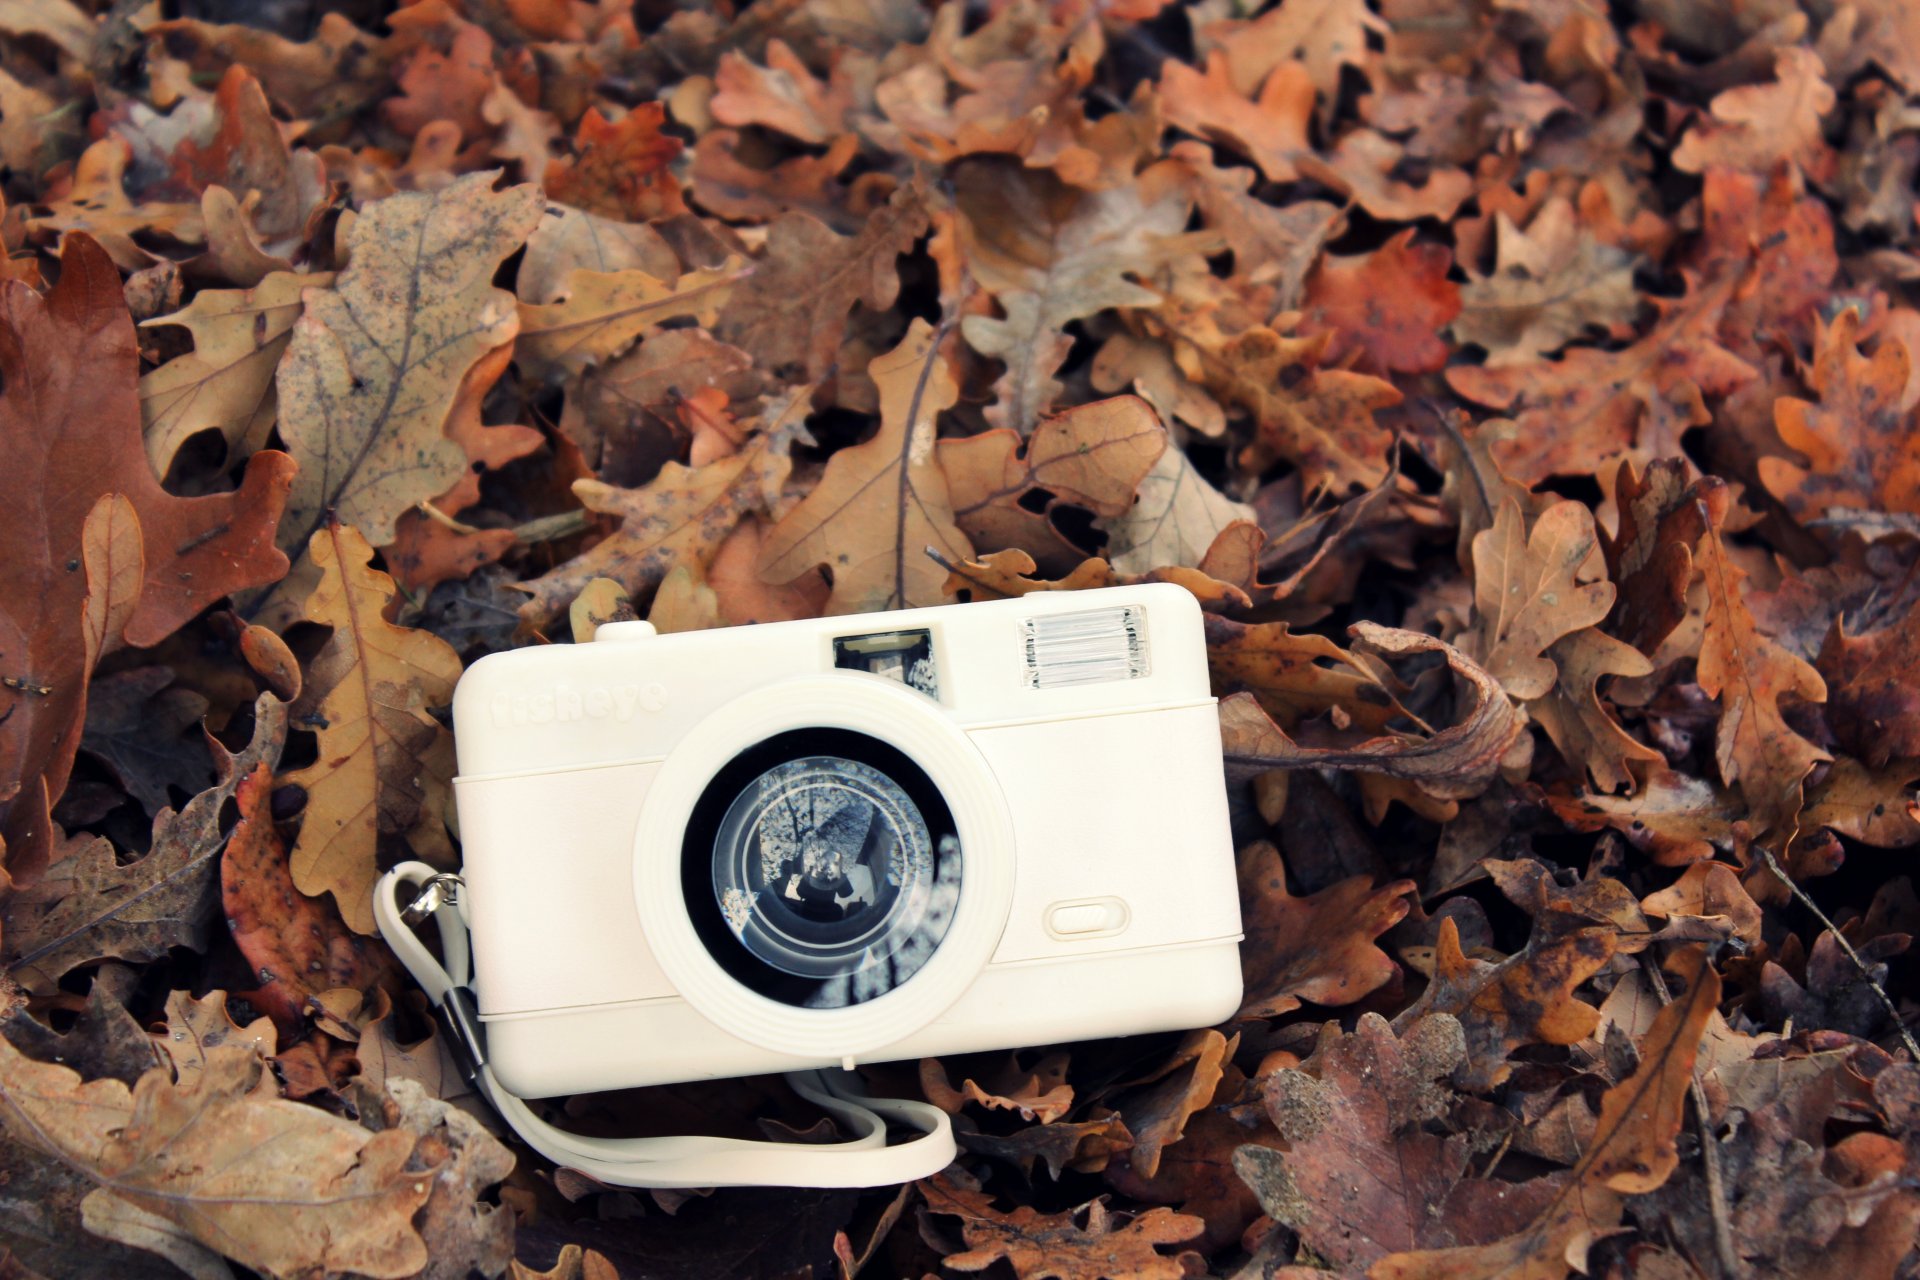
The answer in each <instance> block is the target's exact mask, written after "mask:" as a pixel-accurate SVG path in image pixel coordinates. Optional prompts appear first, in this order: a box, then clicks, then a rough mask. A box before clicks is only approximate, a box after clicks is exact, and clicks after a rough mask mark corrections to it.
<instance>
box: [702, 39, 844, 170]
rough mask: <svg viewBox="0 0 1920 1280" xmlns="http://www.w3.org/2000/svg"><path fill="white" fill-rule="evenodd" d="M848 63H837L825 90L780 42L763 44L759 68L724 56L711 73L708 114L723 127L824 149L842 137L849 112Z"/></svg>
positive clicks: (791, 51)
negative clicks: (755, 129)
mask: <svg viewBox="0 0 1920 1280" xmlns="http://www.w3.org/2000/svg"><path fill="white" fill-rule="evenodd" d="M852 61H853V60H852V59H850V58H845V57H843V58H840V59H838V60H836V62H835V65H834V68H833V81H832V83H831V84H828V83H826V82H824V81H822V80H820V79H819V78H818V77H816V76H815V75H814V74H813V73H812V72H811V71H810V70H808V69H807V64H806V63H804V62H802V61H801V60H800V58H799V56H798V55H797V54H795V53H794V51H793V50H792V49H791V48H789V47H788V46H787V43H786V42H785V41H784V40H770V41H768V42H767V65H766V66H764V67H760V66H756V65H754V64H753V63H752V62H750V61H748V60H747V59H746V58H743V57H741V56H740V55H739V54H738V53H733V52H727V53H723V54H721V55H720V65H719V68H718V70H716V71H715V73H714V85H715V87H716V88H717V89H718V92H717V93H715V94H714V95H713V97H712V99H711V100H709V101H708V103H707V109H708V110H709V111H711V112H713V118H714V119H715V120H718V121H720V122H721V123H722V124H730V125H733V126H735V127H737V128H744V127H746V126H747V125H762V126H764V127H766V128H768V129H772V130H774V131H775V132H777V133H784V134H786V135H787V136H788V137H790V138H794V139H797V140H798V141H800V142H805V143H810V144H812V145H814V146H825V145H826V144H827V143H828V142H831V141H832V140H833V139H834V137H835V136H836V135H838V134H840V133H843V132H845V131H846V126H847V113H848V111H849V110H851V109H852V107H853V106H854V94H855V89H854V85H853V82H852V76H853V75H854V74H855V72H854V69H853V67H852V66H850V65H849V64H850V63H851V62H852Z"/></svg>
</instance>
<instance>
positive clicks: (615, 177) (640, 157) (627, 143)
mask: <svg viewBox="0 0 1920 1280" xmlns="http://www.w3.org/2000/svg"><path fill="white" fill-rule="evenodd" d="M666 122H667V109H666V107H665V106H664V105H663V104H661V103H658V102H642V103H640V104H639V105H638V106H636V107H634V108H633V109H632V110H631V111H629V112H627V114H625V115H624V116H621V117H620V118H619V119H618V120H615V121H609V120H608V119H607V118H606V117H605V116H603V115H601V114H600V109H599V108H598V107H589V108H588V109H587V113H586V114H585V115H584V116H582V117H581V118H580V128H579V131H578V132H577V133H576V134H575V135H574V151H575V155H574V156H573V158H571V159H562V160H555V161H554V162H553V163H552V164H550V165H548V166H547V172H546V188H547V195H548V196H549V197H550V198H552V199H554V200H557V201H559V202H560V203H561V204H570V205H573V206H574V207H575V208H578V209H584V210H586V211H587V212H588V213H597V214H599V215H600V216H601V217H603V218H612V219H614V220H615V221H618V222H645V221H647V220H649V219H652V218H666V217H671V216H672V215H674V214H676V213H685V212H686V211H687V206H686V202H685V201H683V200H682V199H681V198H680V183H679V180H678V179H676V178H675V177H674V176H673V170H672V168H671V166H672V164H673V162H674V161H675V160H677V159H679V157H680V152H681V151H682V150H683V144H682V143H681V141H680V139H678V138H675V137H673V136H671V135H670V134H666V133H662V132H661V128H662V127H663V126H664V125H665V124H666Z"/></svg>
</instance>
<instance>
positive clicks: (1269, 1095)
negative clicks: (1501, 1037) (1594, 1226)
mask: <svg viewBox="0 0 1920 1280" xmlns="http://www.w3.org/2000/svg"><path fill="white" fill-rule="evenodd" d="M1466 1052H1467V1045H1466V1042H1465V1040H1464V1039H1463V1038H1462V1037H1461V1034H1460V1028H1459V1026H1458V1024H1456V1023H1455V1022H1454V1021H1453V1020H1452V1019H1450V1018H1446V1017H1437V1018H1432V1019H1429V1020H1427V1021H1425V1022H1422V1023H1420V1024H1418V1025H1417V1026H1415V1027H1413V1028H1412V1029H1411V1030H1409V1031H1408V1032H1407V1033H1406V1035H1404V1036H1403V1037H1400V1038H1398V1039H1396V1038H1395V1036H1394V1033H1393V1031H1392V1030H1391V1029H1390V1028H1389V1027H1388V1025H1387V1021H1386V1019H1385V1018H1382V1017H1381V1016H1380V1015H1379V1014H1377V1013H1367V1014H1362V1015H1361V1017H1360V1021H1359V1023H1358V1025H1357V1026H1356V1028H1355V1030H1354V1032H1353V1034H1351V1035H1346V1036H1342V1035H1340V1034H1338V1032H1337V1031H1336V1030H1334V1029H1333V1028H1331V1027H1329V1028H1328V1031H1327V1032H1326V1033H1324V1034H1323V1037H1322V1039H1321V1043H1320V1046H1319V1048H1318V1049H1317V1050H1316V1051H1315V1053H1314V1055H1313V1056H1312V1057H1311V1058H1309V1059H1308V1060H1307V1061H1306V1062H1305V1063H1303V1064H1302V1065H1301V1066H1300V1067H1299V1068H1282V1069H1281V1070H1279V1071H1277V1072H1275V1073H1274V1074H1272V1075H1270V1076H1267V1077H1266V1078H1265V1080H1264V1082H1263V1086H1262V1093H1263V1095H1264V1098H1265V1102H1266V1109H1267V1111H1268V1113H1269V1114H1270V1115H1271V1116H1272V1117H1273V1121H1274V1124H1275V1126H1276V1127H1277V1128H1278V1129H1279V1131H1280V1136H1281V1137H1282V1138H1284V1139H1285V1140H1286V1142H1287V1144H1288V1149H1287V1150H1286V1152H1285V1153H1284V1154H1282V1153H1281V1152H1277V1151H1273V1150H1270V1149H1268V1148H1266V1147H1262V1146H1245V1147H1242V1148H1240V1150H1239V1151H1238V1152H1236V1153H1235V1155H1234V1168H1235V1169H1236V1170H1238V1171H1239V1174H1240V1176H1241V1178H1243V1179H1244V1180H1245V1181H1246V1182H1247V1183H1248V1184H1249V1185H1250V1186H1251V1187H1252V1188H1253V1190H1254V1192H1255V1194H1257V1195H1258V1196H1259V1198H1260V1204H1261V1207H1262V1208H1264V1209H1265V1210H1266V1211H1267V1213H1269V1214H1270V1215H1272V1216H1273V1218H1274V1219H1275V1220H1276V1221H1278V1222H1280V1223H1282V1224H1284V1225H1286V1226H1288V1227H1291V1228H1292V1229H1293V1230H1295V1231H1297V1232H1299V1234H1300V1238H1301V1240H1302V1241H1303V1242H1304V1243H1305V1244H1306V1245H1307V1246H1308V1247H1310V1248H1311V1249H1312V1250H1313V1251H1314V1253H1315V1254H1317V1255H1318V1256H1319V1257H1321V1258H1324V1259H1326V1260H1327V1261H1328V1262H1331V1263H1333V1264H1334V1265H1335V1266H1337V1267H1340V1268H1342V1269H1350V1270H1351V1271H1360V1270H1362V1269H1364V1268H1366V1267H1368V1266H1370V1265H1372V1264H1373V1263H1375V1262H1378V1261H1379V1260H1380V1259H1382V1258H1384V1257H1386V1256H1387V1255H1388V1254H1391V1253H1395V1252H1398V1251H1400V1250H1404V1249H1414V1248H1423V1247H1435V1246H1438V1247H1445V1246H1447V1245H1450V1244H1454V1243H1461V1242H1466V1241H1475V1240H1480V1239H1485V1238H1486V1237H1487V1236H1488V1235H1492V1234H1494V1233H1495V1232H1498V1231H1499V1230H1501V1229H1502V1227H1503V1225H1507V1224H1511V1225H1517V1224H1519V1223H1522V1222H1525V1221H1526V1218H1527V1215H1529V1214H1530V1213H1532V1212H1535V1211H1537V1209H1538V1208H1539V1205H1540V1203H1541V1201H1542V1200H1543V1199H1544V1198H1545V1197H1544V1196H1543V1195H1542V1190H1543V1188H1541V1187H1539V1186H1538V1185H1537V1184H1536V1185H1533V1186H1526V1185H1512V1184H1490V1183H1486V1182H1482V1181H1479V1180H1477V1179H1473V1178H1471V1177H1469V1176H1468V1174H1469V1170H1470V1168H1471V1161H1472V1150H1473V1148H1472V1143H1471V1142H1470V1141H1469V1140H1468V1139H1467V1138H1465V1137H1463V1136H1460V1135H1453V1136H1449V1137H1442V1136H1440V1135H1439V1134H1436V1133H1431V1132H1428V1131H1426V1130H1425V1129H1424V1128H1423V1124H1424V1123H1425V1122H1428V1121H1431V1120H1434V1119H1436V1118H1437V1117H1438V1116H1439V1115H1441V1114H1442V1113H1444V1111H1445V1109H1446V1105H1447V1100H1448V1094H1447V1092H1446V1090H1445V1089H1443V1088H1441V1087H1438V1086H1437V1085H1436V1084H1435V1081H1436V1080H1439V1079H1444V1078H1445V1077H1446V1076H1447V1075H1448V1074H1449V1073H1450V1072H1453V1071H1454V1070H1455V1069H1456V1068H1457V1067H1458V1066H1459V1065H1460V1064H1461V1062H1462V1060H1463V1059H1464V1058H1465V1056H1466Z"/></svg>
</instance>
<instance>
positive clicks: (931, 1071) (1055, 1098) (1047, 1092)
mask: <svg viewBox="0 0 1920 1280" xmlns="http://www.w3.org/2000/svg"><path fill="white" fill-rule="evenodd" d="M1066 1081H1067V1055H1066V1054H1064V1053H1052V1054H1048V1055H1047V1056H1046V1057H1044V1058H1042V1059H1041V1060H1040V1061H1038V1062H1036V1063H1034V1064H1033V1065H1032V1066H1031V1067H1022V1066H1021V1065H1020V1063H1019V1060H1018V1058H1016V1057H1014V1056H1013V1055H1011V1054H1009V1055H1008V1056H1007V1057H1006V1058H1005V1059H1004V1060H1003V1061H1002V1062H1001V1064H1000V1066H999V1068H998V1069H997V1070H995V1071H994V1072H993V1074H992V1075H990V1076H988V1078H987V1082H986V1084H984V1085H982V1084H980V1083H978V1082H976V1081H975V1080H974V1079H973V1078H972V1076H968V1077H967V1079H966V1080H965V1081H964V1082H963V1083H962V1084H961V1086H960V1088H959V1089H955V1088H954V1087H953V1085H952V1084H951V1083H950V1080H949V1077H948V1075H947V1071H946V1068H945V1067H944V1066H942V1065H941V1063H940V1060H939V1059H938V1058H923V1059H921V1060H920V1089H921V1092H923V1093H925V1094H926V1096H927V1101H929V1102H931V1103H933V1104H934V1105H935V1106H937V1107H939V1108H940V1109H941V1110H942V1111H945V1112H947V1113H949V1114H951V1115H958V1114H959V1112H960V1108H961V1107H962V1106H963V1105H965V1104H966V1103H969V1102H972V1103H976V1104H978V1105H979V1106H982V1107H985V1108H986V1109H987V1110H989V1111H1016V1112H1018V1113H1019V1114H1020V1115H1021V1117H1022V1118H1024V1119H1027V1120H1037V1121H1039V1122H1040V1123H1041V1124H1052V1123H1053V1122H1054V1121H1055V1120H1058V1119H1059V1118H1060V1117H1061V1116H1064V1115H1065V1114H1067V1112H1068V1111H1071V1110H1072V1109H1073V1086H1072V1085H1070V1084H1068V1083H1067V1082H1066Z"/></svg>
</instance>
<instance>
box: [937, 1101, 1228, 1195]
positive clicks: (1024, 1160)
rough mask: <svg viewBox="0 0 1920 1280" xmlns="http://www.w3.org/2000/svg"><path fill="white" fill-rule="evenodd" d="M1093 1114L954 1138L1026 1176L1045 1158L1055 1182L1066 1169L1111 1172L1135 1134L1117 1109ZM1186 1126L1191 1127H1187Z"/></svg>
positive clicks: (970, 1150)
mask: <svg viewBox="0 0 1920 1280" xmlns="http://www.w3.org/2000/svg"><path fill="white" fill-rule="evenodd" d="M1092 1114H1093V1115H1094V1116H1095V1118H1094V1119H1092V1120H1056V1121H1054V1122H1053V1123H1052V1124H1031V1125H1028V1126H1027V1127H1025V1128H1024V1129H1016V1130H1014V1131H1013V1132H1012V1133H1009V1134H998V1133H969V1132H967V1131H965V1130H964V1129H961V1130H959V1131H957V1132H956V1133H955V1134H954V1137H955V1138H956V1139H958V1140H959V1142H960V1146H961V1147H962V1148H963V1149H964V1150H966V1151H968V1152H970V1153H972V1154H974V1155H982V1156H986V1157H988V1158H989V1159H993V1160H1005V1161H1007V1162H1008V1163H1009V1164H1013V1165H1016V1166H1018V1167H1019V1169H1020V1170H1021V1172H1022V1173H1023V1174H1026V1175H1027V1176H1029V1177H1030V1176H1032V1173H1033V1162H1034V1161H1035V1160H1040V1161H1043V1162H1045V1164H1046V1166H1047V1172H1048V1173H1050V1174H1052V1175H1053V1180H1054V1181H1055V1182H1058V1181H1059V1180H1060V1175H1061V1174H1062V1173H1063V1172H1064V1171H1065V1170H1068V1169H1072V1170H1073V1171H1074V1172H1076V1173H1100V1172H1103V1171H1108V1172H1110V1171H1111V1170H1112V1168H1113V1164H1112V1161H1113V1157H1114V1156H1116V1155H1118V1154H1120V1153H1121V1152H1124V1151H1125V1150H1126V1149H1127V1148H1128V1147H1130V1146H1132V1145H1133V1135H1132V1134H1130V1133H1128V1132H1127V1126H1126V1122H1125V1121H1123V1120H1122V1119H1121V1118H1120V1115H1119V1113H1118V1112H1111V1113H1109V1112H1106V1111H1104V1110H1103V1109H1102V1108H1098V1107H1096V1108H1094V1109H1093V1112H1092ZM1201 1114H1202V1116H1204V1115H1205V1114H1206V1113H1205V1112H1202V1113H1201ZM1188 1131H1189V1132H1191V1126H1189V1130H1188ZM1175 1150H1176V1152H1177V1151H1178V1150H1179V1148H1175ZM1162 1168H1163V1169H1164V1168H1165V1166H1164V1165H1163V1166H1162ZM1127 1194H1132V1193H1131V1192H1128V1193H1127Z"/></svg>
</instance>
